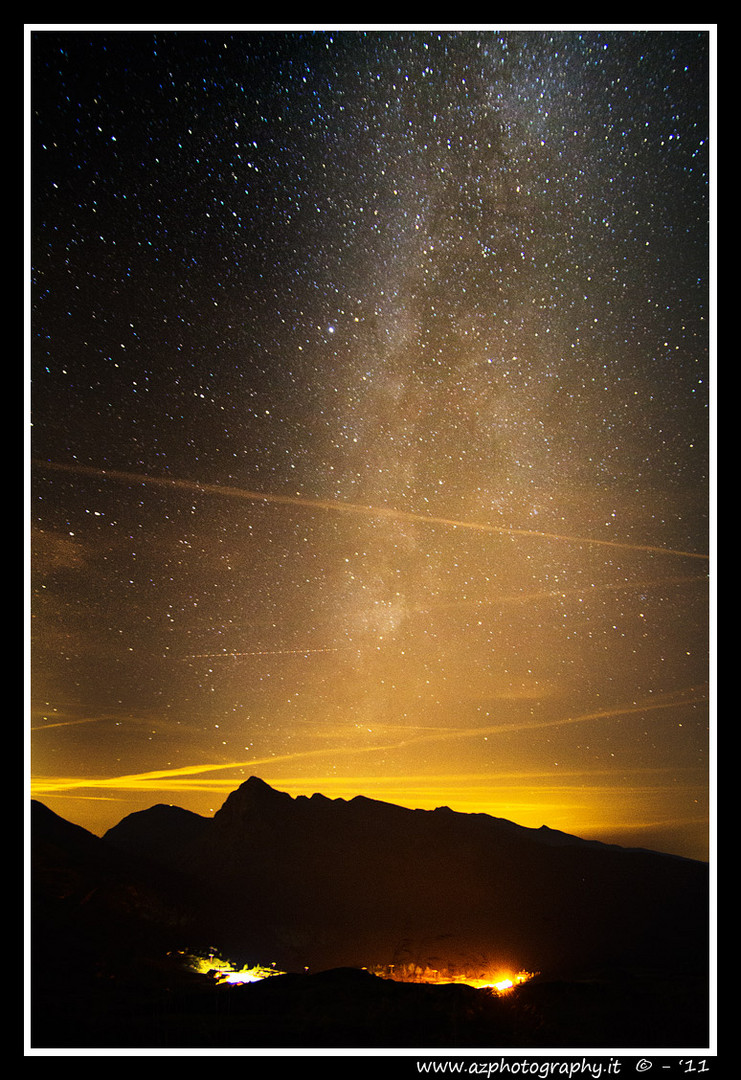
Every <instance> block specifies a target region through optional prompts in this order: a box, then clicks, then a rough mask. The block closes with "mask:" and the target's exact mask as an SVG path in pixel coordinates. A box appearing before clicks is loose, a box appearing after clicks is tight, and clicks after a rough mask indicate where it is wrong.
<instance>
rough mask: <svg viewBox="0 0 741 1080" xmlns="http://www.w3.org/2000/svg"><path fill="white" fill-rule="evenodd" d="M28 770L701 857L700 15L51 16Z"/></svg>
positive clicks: (88, 818) (36, 119) (94, 782)
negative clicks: (259, 782) (565, 23)
mask: <svg viewBox="0 0 741 1080" xmlns="http://www.w3.org/2000/svg"><path fill="white" fill-rule="evenodd" d="M30 43H31V59H30V71H29V74H30V83H31V97H30V105H29V129H30V131H29V134H30V148H31V170H30V179H31V184H30V209H31V223H30V229H29V233H30V236H29V240H30V254H31V262H32V282H31V320H30V321H31V326H30V334H29V338H30V349H29V352H30V369H31V377H32V378H31V387H32V391H31V419H32V421H33V429H32V440H31V453H30V459H29V488H30V506H31V513H30V524H31V529H30V532H31V549H32V556H33V558H32V571H33V577H32V600H31V614H32V653H31V655H32V665H31V672H32V674H31V688H30V698H31V709H30V712H31V727H32V729H33V733H34V735H33V743H32V765H33V773H34V776H35V783H34V788H33V790H34V792H35V793H36V794H37V795H38V797H39V798H41V799H42V800H44V801H46V802H47V803H48V805H50V806H51V807H52V808H53V809H55V810H57V812H59V813H61V814H63V816H66V817H69V818H71V819H72V820H75V821H78V822H80V823H81V824H84V825H85V826H86V827H88V828H91V829H93V830H94V831H101V830H102V829H104V828H106V827H109V826H110V825H112V824H114V823H115V822H116V821H118V820H120V818H121V817H123V816H124V814H126V813H128V812H130V811H131V810H134V809H140V808H142V807H144V806H148V805H151V804H152V803H153V802H156V801H172V802H176V803H178V804H180V805H186V806H188V807H189V808H191V809H194V810H196V811H198V812H199V813H210V812H212V811H213V810H214V809H216V808H218V806H219V805H220V804H221V802H222V801H223V797H224V794H225V793H226V792H228V791H229V790H231V789H232V788H234V787H236V786H237V785H238V784H239V783H240V782H241V781H242V780H243V779H244V778H245V776H248V775H250V773H253V772H254V773H256V774H257V775H260V776H262V777H263V778H264V779H265V780H267V781H268V782H269V783H271V784H273V785H274V786H276V787H279V788H282V789H283V790H289V791H291V792H292V793H299V792H311V791H315V790H316V791H322V792H324V793H325V794H327V795H331V796H336V795H342V796H343V797H347V796H351V795H353V794H358V793H362V794H368V795H372V796H376V797H381V798H387V799H389V800H390V801H394V802H399V803H403V804H404V805H411V806H422V807H434V806H436V805H441V804H447V805H450V806H452V807H453V808H455V809H460V810H472V811H485V812H487V813H493V814H496V815H498V816H503V817H509V818H511V819H512V820H515V821H518V822H519V823H520V824H525V825H540V824H543V823H546V824H548V825H550V826H552V827H556V828H562V829H566V830H567V831H571V832H575V833H578V834H579V835H589V836H595V837H599V838H604V839H611V840H615V841H617V842H621V843H622V842H625V843H634V842H640V843H641V844H643V845H644V846H650V847H657V848H661V849H663V850H672V851H678V852H680V853H688V854H692V855H695V856H697V857H701V858H704V857H706V855H707V812H708V811H707V801H708V717H709V703H708V689H707V687H708V679H709V670H708V669H709V664H708V555H709V538H708V529H709V524H708V502H709V459H710V439H709V403H710V394H709V386H708V380H709V375H710V355H709V343H710V336H711V335H710V326H711V324H710V315H711V310H710V301H709V269H710V265H709V241H708V236H709V160H710V146H709V138H710V133H711V127H710V124H711V116H710V109H709V89H710V85H711V73H710V67H709V65H710V60H709V57H710V45H711V36H710V34H709V32H707V31H696V30H678V31H675V30H671V29H667V30H658V31H656V30H652V31H640V30H639V31H631V30H618V31H609V30H605V31H600V30H589V31H579V30H554V31H549V30H510V31H506V32H504V31H501V32H500V31H493V30H481V31H479V30H466V31H460V32H454V31H434V30H408V31H400V30H393V29H391V30H375V29H372V30H369V31H362V30H343V31H331V30H322V31H316V32H305V31H291V30H283V29H279V30H277V31H273V32H267V31H261V30H259V29H254V30H249V29H244V30H239V31H234V32H229V31H228V30H211V29H209V30H204V31H199V30H197V29H193V30H188V31H172V30H163V31H157V30H156V29H151V28H145V29H143V30H141V31H137V32H133V31H126V30H112V31H106V30H102V31H101V30H94V31H92V30H91V31H87V30H85V29H75V30H69V29H62V30H58V29H53V30H52V29H49V30H45V29H39V30H38V31H35V32H33V33H32V34H31V35H30Z"/></svg>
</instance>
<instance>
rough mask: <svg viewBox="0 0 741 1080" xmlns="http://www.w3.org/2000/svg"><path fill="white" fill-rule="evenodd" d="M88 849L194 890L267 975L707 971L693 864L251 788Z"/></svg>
mask: <svg viewBox="0 0 741 1080" xmlns="http://www.w3.org/2000/svg"><path fill="white" fill-rule="evenodd" d="M104 839H105V841H106V842H107V843H109V844H110V845H113V846H116V847H117V848H118V849H119V850H122V851H126V852H128V853H129V854H132V855H137V856H142V855H144V856H146V857H147V858H148V859H149V860H151V861H153V862H155V863H156V864H157V865H159V866H161V867H166V868H168V869H169V870H171V871H177V872H178V873H180V874H182V875H187V876H189V877H191V878H192V879H194V880H195V881H196V882H198V884H199V888H200V889H201V890H202V891H203V892H204V894H205V906H204V908H203V912H202V914H203V919H204V922H205V924H206V925H208V926H209V929H210V930H211V931H212V936H214V937H215V939H216V940H218V941H219V943H220V944H221V946H222V948H224V950H225V951H227V952H228V953H229V955H234V957H235V958H236V959H240V960H244V961H251V962H255V961H259V962H266V963H267V962H274V963H276V965H277V966H278V967H279V968H281V969H282V970H296V971H301V970H304V969H305V968H307V967H308V968H309V969H318V968H322V967H331V966H356V967H373V966H389V965H392V964H393V965H397V966H398V965H403V964H410V963H411V964H415V965H417V966H421V967H430V968H434V969H436V970H439V971H442V972H447V973H449V974H451V975H455V974H460V973H461V972H462V971H469V972H470V971H471V969H472V968H477V967H478V968H482V969H491V967H492V966H497V965H498V966H501V967H506V968H509V969H510V970H515V971H517V970H520V969H525V970H528V971H544V970H546V971H558V972H564V971H575V970H581V969H585V968H588V967H592V968H594V967H604V966H606V965H607V966H610V965H612V966H614V965H623V966H625V965H632V966H635V965H641V966H643V967H652V966H659V967H662V968H666V967H667V966H671V967H672V968H686V967H690V968H691V967H692V966H693V965H697V964H701V963H702V962H703V961H704V958H705V957H706V956H707V913H708V878H707V874H708V869H707V866H706V865H705V864H702V863H698V862H695V861H693V860H687V859H681V858H678V857H675V856H669V855H663V854H660V853H656V852H650V851H644V850H637V849H626V848H620V847H617V846H614V845H607V844H600V843H597V842H594V841H585V840H581V839H579V838H578V837H574V836H570V835H568V834H566V833H562V832H558V831H555V830H551V829H548V828H545V827H543V828H540V829H529V828H525V827H523V826H519V825H515V824H513V823H512V822H510V821H506V820H503V819H498V818H494V817H491V816H489V815H486V814H461V813H456V812H454V811H451V810H449V809H448V808H447V807H440V808H438V809H436V810H433V811H425V810H409V809H406V808H403V807H400V806H395V805H392V804H389V803H384V802H379V801H376V800H372V799H368V798H365V797H363V796H357V797H356V798H353V799H350V800H345V799H328V798H326V797H325V796H322V795H318V794H317V795H312V796H311V797H306V796H298V797H296V798H292V797H291V796H290V795H288V794H286V793H285V792H280V791H276V790H274V789H273V788H271V787H270V786H269V785H268V784H266V783H265V782H264V781H262V780H260V779H259V778H257V777H251V778H250V779H249V780H247V781H245V783H243V784H242V785H241V786H240V787H239V788H238V789H237V790H236V791H234V792H232V793H231V794H230V795H229V797H228V798H227V799H226V801H225V803H224V805H223V806H222V807H221V809H220V810H219V811H218V812H217V813H216V814H215V815H214V817H213V818H212V819H208V818H200V817H198V815H192V814H189V813H187V812H185V811H177V810H176V809H175V808H167V807H153V808H152V809H151V810H147V811H143V812H141V813H138V814H135V815H130V816H129V817H127V818H125V819H124V820H123V821H122V822H121V823H120V824H119V825H117V826H115V827H114V828H112V829H110V830H109V831H108V832H107V833H106V834H105V838H104Z"/></svg>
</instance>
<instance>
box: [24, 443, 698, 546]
mask: <svg viewBox="0 0 741 1080" xmlns="http://www.w3.org/2000/svg"><path fill="white" fill-rule="evenodd" d="M32 465H33V466H35V467H36V468H39V469H52V470H55V471H61V472H72V473H76V474H78V475H84V476H96V477H99V478H103V479H110V480H117V481H120V482H123V483H129V484H145V485H149V486H154V487H166V488H175V489H180V490H183V491H188V492H197V493H198V494H201V495H219V496H222V497H223V498H232V499H245V500H248V501H251V502H261V503H275V504H281V505H287V506H300V507H304V508H306V509H310V510H329V511H331V512H333V513H349V514H360V515H363V516H366V517H375V518H378V517H386V518H389V519H391V520H393V521H406V522H410V523H415V524H422V525H443V526H446V527H448V528H454V529H472V530H475V531H477V532H484V533H499V534H503V535H506V536H522V537H533V538H536V539H541V540H559V541H561V542H563V543H567V544H579V545H598V546H600V547H610V548H620V549H623V550H627V551H648V552H654V553H656V554H660V555H675V556H681V557H683V558H689V559H704V560H708V559H709V556H708V555H705V554H701V553H699V552H696V551H679V550H675V549H673V548H664V547H660V546H657V545H652V544H631V543H628V542H625V541H619V540H604V539H595V538H594V537H584V536H568V535H564V534H562V533H551V532H540V531H538V530H536V529H518V528H514V527H512V526H505V525H492V524H490V523H488V522H477V521H459V520H457V519H455V518H446V517H437V516H434V515H426V514H417V513H413V512H411V511H407V510H395V509H394V508H393V507H387V506H366V505H364V504H362V503H350V502H341V501H336V500H327V499H310V498H306V497H304V496H301V495H271V494H265V493H264V492H259V491H249V490H248V489H246V488H238V487H232V486H231V485H227V484H223V485H222V484H204V483H199V482H198V481H195V480H182V479H178V478H175V477H169V476H147V475H144V474H142V473H132V472H125V471H121V470H118V469H100V468H96V467H95V466H92V465H78V464H64V463H60V462H53V461H39V460H34V461H32Z"/></svg>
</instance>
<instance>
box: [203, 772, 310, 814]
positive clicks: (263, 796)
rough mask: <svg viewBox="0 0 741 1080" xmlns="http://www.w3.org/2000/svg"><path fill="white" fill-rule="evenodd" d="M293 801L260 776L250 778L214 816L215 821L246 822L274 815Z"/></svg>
mask: <svg viewBox="0 0 741 1080" xmlns="http://www.w3.org/2000/svg"><path fill="white" fill-rule="evenodd" d="M293 801H294V800H293V798H292V797H291V796H290V795H289V794H288V793H287V792H285V791H276V790H275V788H272V787H271V786H270V784H266V783H265V781H264V780H261V779H260V777H259V776H250V777H249V779H248V780H245V781H244V783H243V784H240V785H239V787H238V788H237V789H236V791H233V792H232V793H231V795H229V796H228V797H227V800H226V802H225V803H224V804H223V806H222V807H221V809H220V810H217V811H216V813H215V814H214V820H216V819H219V820H220V821H221V822H224V821H244V820H245V819H247V818H251V817H254V816H255V815H260V814H261V813H267V812H270V813H271V814H274V813H275V812H276V811H279V810H280V808H281V807H287V806H288V805H289V804H291V803H293Z"/></svg>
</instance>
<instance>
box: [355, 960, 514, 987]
mask: <svg viewBox="0 0 741 1080" xmlns="http://www.w3.org/2000/svg"><path fill="white" fill-rule="evenodd" d="M371 970H372V972H373V974H374V975H380V976H381V977H382V978H385V979H394V980H395V981H396V982H422V983H434V984H437V985H442V984H449V983H460V984H462V985H464V986H473V987H474V989H476V990H494V991H495V993H497V994H506V993H507V992H508V991H509V990H512V989H513V988H514V987H515V986H519V985H520V984H521V983H524V982H527V980H528V979H532V977H533V975H534V972H532V971H518V972H517V973H516V974H515V973H513V972H507V971H502V970H498V971H496V972H495V974H493V975H491V974H490V975H484V974H479V975H470V974H467V973H465V972H464V973H460V972H454V973H442V972H440V971H437V970H435V969H434V968H429V967H425V968H423V967H420V966H419V965H415V964H403V965H401V966H394V965H390V966H388V967H382V968H372V969H371Z"/></svg>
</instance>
